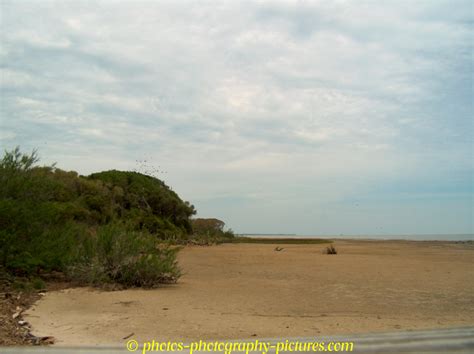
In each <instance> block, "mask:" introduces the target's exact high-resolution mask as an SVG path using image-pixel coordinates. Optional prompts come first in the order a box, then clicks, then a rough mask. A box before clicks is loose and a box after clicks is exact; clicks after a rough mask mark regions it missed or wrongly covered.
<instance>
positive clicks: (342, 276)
mask: <svg viewBox="0 0 474 354" xmlns="http://www.w3.org/2000/svg"><path fill="white" fill-rule="evenodd" d="M280 246H281V247H283V248H284V249H283V250H282V251H280V252H277V251H275V250H274V249H275V246H274V245H263V244H226V245H220V246H212V247H199V246H192V247H186V248H185V249H184V250H182V251H181V252H180V255H179V261H180V265H181V267H182V269H183V271H184V276H183V277H182V278H181V279H180V281H179V282H178V284H176V285H169V286H164V287H162V288H159V289H154V290H141V289H132V290H125V291H113V292H106V291H98V290H93V289H90V288H75V289H66V290H63V291H57V292H50V293H48V294H47V295H46V296H44V297H43V298H42V299H41V300H40V301H38V302H37V303H36V304H35V305H34V306H33V307H32V308H31V309H30V310H29V311H28V312H27V313H26V315H25V318H26V320H27V321H28V322H29V323H30V324H31V325H32V328H33V334H35V335H38V336H40V335H52V336H54V337H56V339H57V344H58V345H78V344H88V345H96V344H100V345H105V344H123V343H124V342H125V340H123V338H124V337H126V336H128V335H130V334H132V333H133V338H134V339H137V340H138V341H145V340H151V339H155V340H187V341H190V340H199V339H237V338H274V337H297V336H313V335H317V336H321V335H330V334H350V333H358V332H377V331H391V330H407V329H425V328H441V327H443V328H444V327H452V326H467V325H474V247H473V246H472V244H471V245H468V244H459V243H449V242H408V241H349V240H345V241H336V242H335V246H336V248H337V250H338V251H339V254H337V255H324V254H322V252H321V251H322V249H323V248H325V247H326V246H325V245H280Z"/></svg>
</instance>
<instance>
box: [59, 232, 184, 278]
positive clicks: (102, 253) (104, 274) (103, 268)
mask: <svg viewBox="0 0 474 354" xmlns="http://www.w3.org/2000/svg"><path fill="white" fill-rule="evenodd" d="M83 241H84V242H82V243H81V245H80V247H78V248H77V250H76V253H75V255H74V261H73V262H71V263H72V265H71V266H70V267H68V270H67V271H68V274H69V275H70V276H71V277H72V278H74V279H78V280H81V281H84V282H88V283H92V284H102V283H118V284H122V285H124V286H144V287H152V286H155V285H156V284H158V283H164V282H176V280H177V279H178V278H179V276H180V275H181V273H180V270H179V268H178V265H177V261H176V253H177V251H178V250H179V249H178V248H170V247H169V246H164V245H162V244H160V243H159V242H158V240H157V239H156V237H153V236H152V235H151V234H149V233H146V232H138V231H129V230H126V229H124V228H123V225H120V224H116V223H115V224H109V225H105V226H101V227H99V228H98V229H97V232H96V233H95V234H94V235H90V236H89V237H88V238H87V239H85V240H83Z"/></svg>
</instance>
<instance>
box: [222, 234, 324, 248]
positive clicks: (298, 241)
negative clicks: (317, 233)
mask: <svg viewBox="0 0 474 354" xmlns="http://www.w3.org/2000/svg"><path fill="white" fill-rule="evenodd" d="M228 242H231V243H265V244H298V245H313V244H321V243H329V242H332V241H331V240H326V239H319V238H307V239H305V238H270V237H269V238H263V237H259V238H254V237H244V236H236V237H234V238H233V239H230V240H229V241H228ZM331 247H332V246H331Z"/></svg>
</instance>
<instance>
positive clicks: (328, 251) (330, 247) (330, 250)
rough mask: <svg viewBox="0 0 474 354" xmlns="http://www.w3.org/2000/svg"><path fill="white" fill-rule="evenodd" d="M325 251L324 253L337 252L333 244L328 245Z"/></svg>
mask: <svg viewBox="0 0 474 354" xmlns="http://www.w3.org/2000/svg"><path fill="white" fill-rule="evenodd" d="M325 253H326V254H337V250H336V248H335V247H334V246H333V245H331V246H329V247H327V248H326V252H325Z"/></svg>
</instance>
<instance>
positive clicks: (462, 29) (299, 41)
mask: <svg viewBox="0 0 474 354" xmlns="http://www.w3.org/2000/svg"><path fill="white" fill-rule="evenodd" d="M472 4H473V2H472V1H469V0H468V1H452V0H451V1H375V0H374V1H369V2H364V1H314V2H313V1H297V2H294V1H290V2H271V3H270V2H249V1H245V2H244V1H228V2H223V1H217V0H216V1H213V2H208V1H195V2H188V1H169V2H165V1H161V2H160V1H147V2H139V1H133V2H132V1H130V2H125V1H120V2H119V1H105V2H95V1H82V2H79V1H67V2H65V1H62V2H48V1H6V0H2V1H1V4H0V6H1V34H0V38H1V47H0V60H1V116H0V117H1V121H0V144H1V148H2V149H11V148H13V147H15V146H17V145H20V146H21V148H22V150H24V151H31V149H32V148H38V149H39V153H40V156H41V157H42V161H43V163H50V162H57V163H58V167H60V168H62V169H66V170H76V171H78V172H79V173H82V174H89V173H91V172H95V171H101V170H107V169H121V170H133V169H138V170H140V171H142V172H151V171H152V170H153V169H158V170H160V172H153V173H154V174H155V176H157V177H159V178H161V179H163V180H164V181H165V182H166V183H167V184H168V185H170V186H171V187H172V188H173V190H175V191H176V192H177V193H178V194H179V195H180V196H181V197H182V198H183V199H185V200H189V201H191V202H192V203H193V204H194V205H195V206H196V208H197V210H198V216H201V217H217V218H220V219H222V220H224V221H225V222H226V224H227V226H228V227H231V228H232V229H233V230H234V231H236V232H242V233H245V232H258V233H298V234H407V233H409V234H413V233H473V224H472V218H473V161H472V159H473V116H474V114H473V113H474V112H473V100H474V97H473V86H472V85H473V68H472V64H473V51H472V50H473V48H472V44H473V39H472V38H473V35H474V34H473V18H474V16H473V5H472ZM137 160H140V161H143V160H146V162H145V163H140V162H137Z"/></svg>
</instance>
